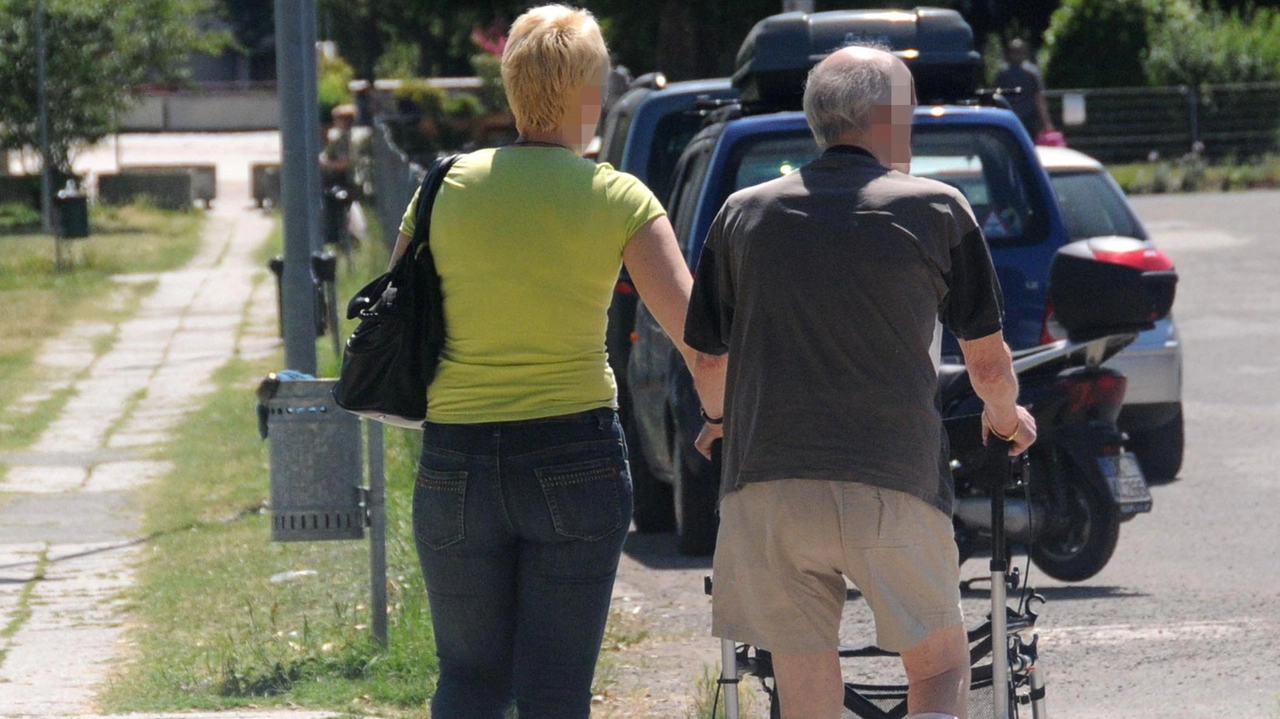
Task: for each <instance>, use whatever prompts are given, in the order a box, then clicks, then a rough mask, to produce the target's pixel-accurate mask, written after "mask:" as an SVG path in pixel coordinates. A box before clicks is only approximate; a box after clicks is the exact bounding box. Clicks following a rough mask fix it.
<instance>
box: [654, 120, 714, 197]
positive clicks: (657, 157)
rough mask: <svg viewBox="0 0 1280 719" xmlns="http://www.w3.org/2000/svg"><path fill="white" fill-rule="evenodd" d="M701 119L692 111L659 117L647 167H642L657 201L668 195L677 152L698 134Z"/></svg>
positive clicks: (678, 155)
mask: <svg viewBox="0 0 1280 719" xmlns="http://www.w3.org/2000/svg"><path fill="white" fill-rule="evenodd" d="M701 127H702V116H701V115H699V114H697V113H694V112H676V113H672V114H670V115H667V116H665V117H663V118H662V119H661V120H659V121H658V125H657V127H656V128H654V131H653V147H651V148H650V149H649V166H648V167H647V168H645V172H646V177H648V184H649V189H651V190H653V194H654V195H655V196H657V197H658V198H660V199H664V200H665V199H666V198H667V196H668V195H670V194H671V188H672V185H673V183H672V174H673V173H674V172H675V169H676V163H677V162H679V160H680V153H681V152H683V151H684V148H685V146H687V145H688V144H689V141H690V140H692V139H693V136H694V135H696V134H698V130H699V129H700V128H701Z"/></svg>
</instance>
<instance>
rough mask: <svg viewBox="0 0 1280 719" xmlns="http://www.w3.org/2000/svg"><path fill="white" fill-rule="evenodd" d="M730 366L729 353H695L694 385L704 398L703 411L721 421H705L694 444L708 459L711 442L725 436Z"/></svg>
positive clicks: (699, 394)
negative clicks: (726, 397) (726, 379)
mask: <svg viewBox="0 0 1280 719" xmlns="http://www.w3.org/2000/svg"><path fill="white" fill-rule="evenodd" d="M728 368H729V355H727V354H722V355H709V354H704V353H702V352H697V353H695V354H694V358H693V367H692V370H693V385H694V388H695V389H697V390H698V399H700V400H702V411H704V412H706V413H707V416H708V417H710V418H712V419H717V418H718V419H720V422H719V423H716V424H712V423H711V422H704V423H703V424H702V431H700V432H698V438H697V440H695V441H694V443H693V444H694V446H695V447H697V448H698V451H699V452H701V453H702V456H704V457H706V458H707V459H710V458H711V443H712V442H714V441H716V440H717V439H720V438H721V437H723V436H724V382H725V374H726V373H727V371H728Z"/></svg>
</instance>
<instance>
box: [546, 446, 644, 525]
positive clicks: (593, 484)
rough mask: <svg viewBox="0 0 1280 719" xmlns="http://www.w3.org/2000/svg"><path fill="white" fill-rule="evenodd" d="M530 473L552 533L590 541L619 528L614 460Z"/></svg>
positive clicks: (618, 488) (619, 480)
mask: <svg viewBox="0 0 1280 719" xmlns="http://www.w3.org/2000/svg"><path fill="white" fill-rule="evenodd" d="M534 472H535V473H536V474H537V476H538V484H539V485H541V487H542V494H543V496H545V497H546V499H547V508H548V509H549V510H550V512H551V521H552V522H553V523H554V524H555V530H556V534H558V535H560V536H562V537H569V538H572V539H583V540H588V541H591V540H596V539H601V538H604V537H607V536H609V535H610V534H613V533H614V532H616V531H618V530H619V529H621V528H622V524H623V521H624V518H623V516H622V514H623V512H622V496H621V494H622V489H621V485H622V477H621V470H619V468H618V461H617V460H616V459H615V458H613V457H600V458H598V459H592V460H587V461H583V462H574V463H572V464H559V465H554V466H549V467H540V468H538V469H536V470H534Z"/></svg>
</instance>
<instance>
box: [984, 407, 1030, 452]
mask: <svg viewBox="0 0 1280 719" xmlns="http://www.w3.org/2000/svg"><path fill="white" fill-rule="evenodd" d="M982 421H983V422H985V423H986V425H987V431H988V432H990V433H991V434H993V435H995V438H996V439H998V440H1000V441H1001V442H1009V443H1011V444H1012V443H1013V441H1014V440H1015V439H1017V438H1018V432H1021V431H1022V420H1021V419H1019V420H1018V425H1017V426H1016V427H1014V428H1013V434H1011V435H1009V436H1008V437H1006V436H1004V435H1002V434H1000V433H999V432H997V431H996V428H995V425H993V424H991V418H989V417H987V412H986V410H983V411H982Z"/></svg>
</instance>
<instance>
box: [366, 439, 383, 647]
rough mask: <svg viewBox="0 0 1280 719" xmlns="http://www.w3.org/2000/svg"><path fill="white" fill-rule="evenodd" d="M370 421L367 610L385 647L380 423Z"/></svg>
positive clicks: (376, 636)
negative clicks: (368, 596)
mask: <svg viewBox="0 0 1280 719" xmlns="http://www.w3.org/2000/svg"><path fill="white" fill-rule="evenodd" d="M365 424H367V425H369V507H368V510H369V590H370V592H369V594H370V599H369V611H370V613H371V614H372V615H373V622H372V623H371V626H372V627H373V640H374V641H375V642H377V643H378V646H380V647H382V648H383V649H386V648H387V512H386V482H385V481H384V472H385V466H384V463H383V443H382V425H381V424H380V423H378V422H374V421H371V420H365Z"/></svg>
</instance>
